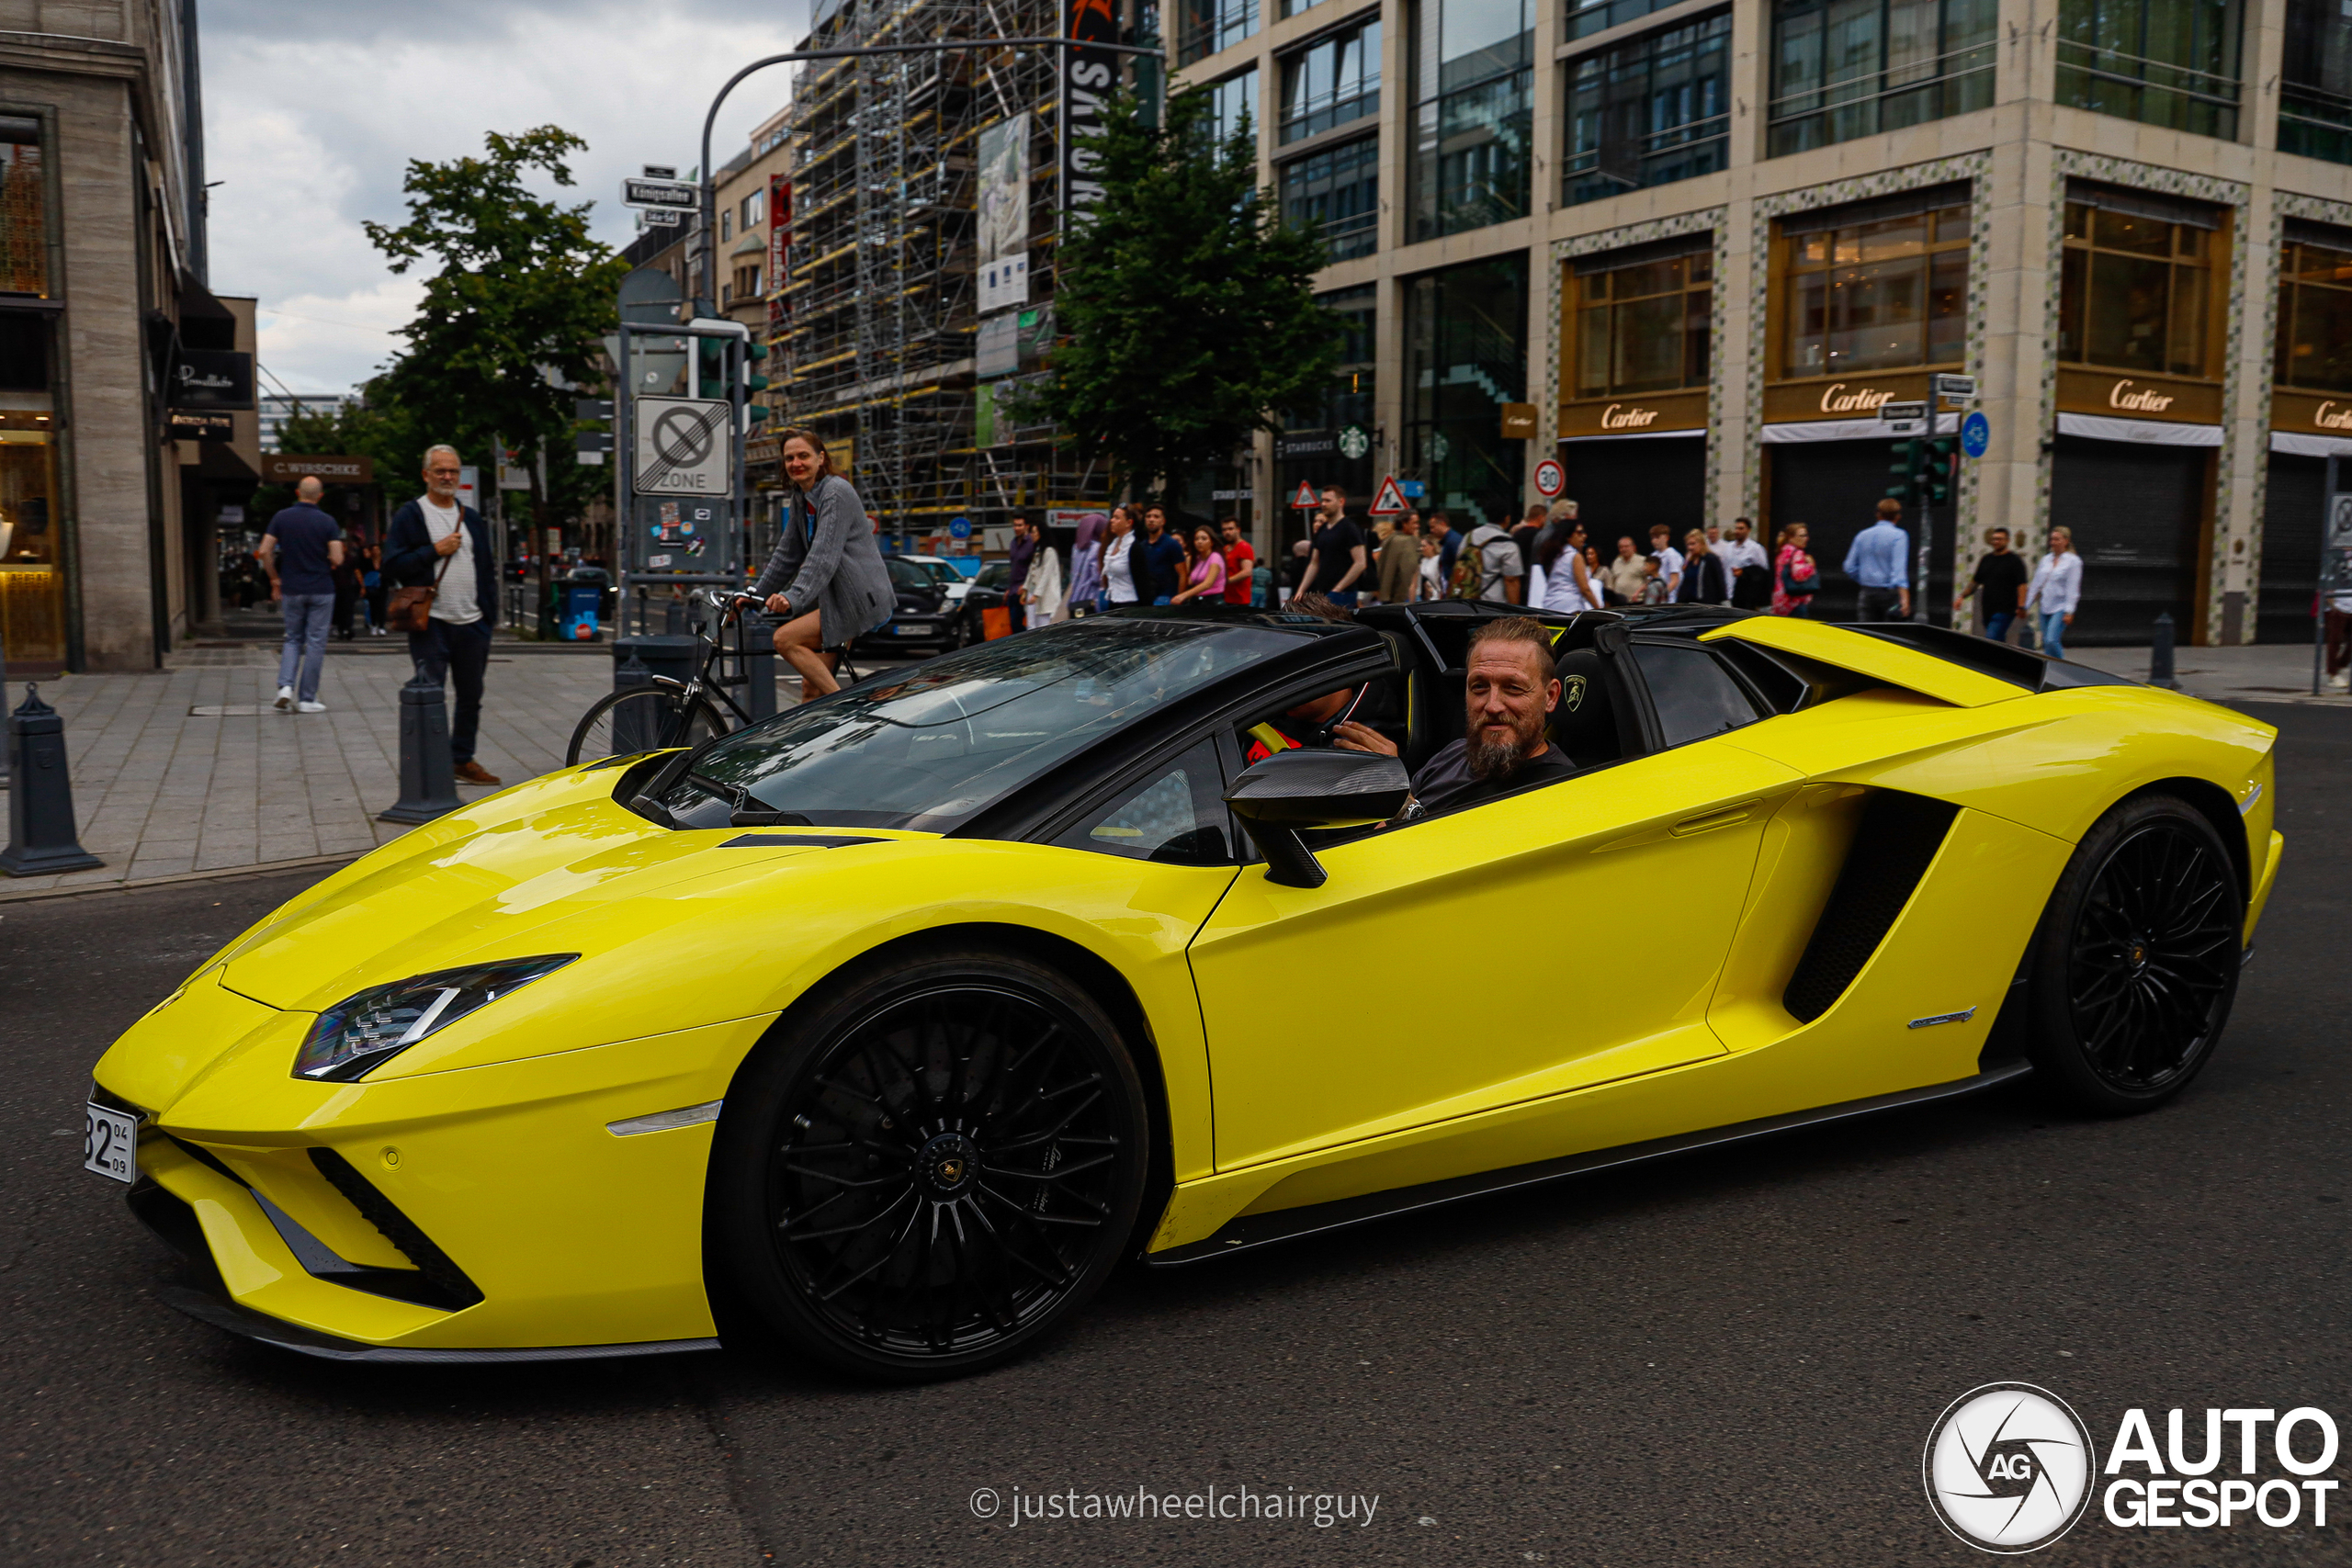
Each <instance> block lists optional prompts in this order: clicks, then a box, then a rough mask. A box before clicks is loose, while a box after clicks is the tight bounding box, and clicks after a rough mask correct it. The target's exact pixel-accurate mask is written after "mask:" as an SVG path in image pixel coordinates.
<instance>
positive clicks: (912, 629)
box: [890, 626, 931, 637]
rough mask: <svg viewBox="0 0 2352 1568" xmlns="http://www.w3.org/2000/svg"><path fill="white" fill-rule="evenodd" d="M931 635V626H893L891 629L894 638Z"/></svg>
mask: <svg viewBox="0 0 2352 1568" xmlns="http://www.w3.org/2000/svg"><path fill="white" fill-rule="evenodd" d="M930 633H931V628H930V627H929V626H892V627H891V628H890V635H891V636H892V637H927V636H929V635H930Z"/></svg>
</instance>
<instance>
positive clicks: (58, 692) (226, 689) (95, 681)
mask: <svg viewBox="0 0 2352 1568" xmlns="http://www.w3.org/2000/svg"><path fill="white" fill-rule="evenodd" d="M328 654H329V656H328V659H327V661H326V671H325V675H324V677H323V679H322V683H321V686H320V689H319V691H320V696H321V699H322V701H324V702H325V703H326V705H327V711H326V712H325V713H322V714H311V715H288V714H282V713H278V712H277V711H275V710H274V709H271V708H270V707H269V704H270V701H271V700H272V698H274V697H275V696H276V694H277V648H276V646H275V645H274V644H268V643H264V642H260V641H253V642H246V643H242V644H231V645H214V646H191V647H188V648H185V649H181V650H180V651H179V652H177V653H175V655H173V657H172V660H171V667H170V668H169V669H167V670H165V671H162V672H160V673H155V674H139V675H68V676H60V677H58V678H56V679H54V680H51V681H44V682H40V689H41V695H42V697H43V698H44V699H45V700H46V701H48V702H49V703H50V704H51V705H53V706H55V707H56V708H57V710H58V711H59V713H60V714H62V716H64V720H65V740H66V747H67V755H68V757H69V759H70V761H71V763H72V768H73V779H74V810H75V814H76V817H77V819H78V820H79V822H80V825H81V838H82V847H83V848H85V849H86V850H88V851H89V852H91V853H92V854H94V855H96V856H98V857H99V858H100V859H102V860H104V861H105V862H106V864H105V866H103V867H102V868H100V869H98V870H95V871H84V872H75V873H74V874H70V875H66V876H30V877H21V878H15V879H0V902H6V901H8V900H10V899H12V898H24V897H38V896H40V895H44V894H54V893H60V892H71V891H75V890H79V889H82V888H90V887H105V886H121V885H124V884H126V883H152V882H155V881H157V880H159V879H170V878H177V877H185V876H202V875H206V874H221V873H227V872H236V871H243V870H249V869H251V868H253V867H255V866H262V865H277V864H289V865H290V864H297V863H305V862H309V863H317V864H320V865H322V866H323V865H325V864H328V863H332V862H334V861H336V860H345V859H350V858H353V857H356V856H358V855H361V854H364V853H366V852H368V851H369V850H371V849H373V848H375V847H376V846H377V845H379V844H382V843H386V842H388V841H390V840H391V839H393V838H394V837H396V836H397V835H398V834H400V833H401V832H403V831H405V830H406V829H403V828H401V827H398V826H396V825H394V824H392V823H389V822H379V821H377V820H376V819H375V814H376V813H377V812H379V811H381V810H383V809H384V808H385V807H388V806H390V805H391V804H392V802H393V801H395V800H397V799H399V798H400V774H399V769H400V750H399V748H400V728H399V712H400V701H399V693H400V687H401V682H404V681H406V680H407V679H408V678H409V673H410V669H411V666H410V663H409V660H408V659H407V657H406V654H405V652H404V651H403V649H402V646H401V643H400V642H399V641H398V640H397V639H391V638H387V639H383V640H372V639H362V640H360V641H357V642H353V643H334V644H330V645H329V650H328ZM2075 657H2076V658H2077V659H2079V660H2081V661H2082V662H2084V663H2086V664H2090V665H2093V666H2095V667H2097V668H2099V669H2103V670H2110V671H2115V672H2117V673H2120V674H2128V675H2134V676H2141V677H2144V676H2145V675H2146V674H2147V672H2148V650H2147V649H2143V648H2137V649H2135V648H2098V649H2079V650H2076V653H2075ZM779 662H781V661H779ZM861 667H862V668H870V665H862V666H861ZM2177 671H2178V674H2179V678H2180V682H2181V683H2182V685H2183V686H2184V687H2185V688H2186V689H2188V690H2189V691H2191V692H2194V693H2196V694H2198V695H2199V696H2206V697H2211V698H2213V699H2215V700H2216V701H2221V702H2232V703H2236V702H2248V701H2252V702H2268V703H2276V702H2317V703H2320V704H2323V705H2344V706H2352V698H2347V697H2345V696H2342V695H2330V696H2324V697H2320V698H2312V696H2310V691H2311V650H2310V649H2307V648H2301V647H2290V646H2267V645H2266V646H2261V647H2253V648H2191V649H2181V650H2180V652H2179V654H2178V656H2177ZM611 683H612V665H611V653H610V649H609V645H605V644H598V645H596V646H595V647H594V649H554V648H549V647H547V646H545V645H537V644H528V643H518V642H512V641H507V640H503V639H502V640H501V641H500V642H498V643H497V644H495V645H494V646H493V649H492V654H491V664H490V673H489V679H488V681H487V682H486V684H485V690H484V695H483V699H482V722H481V755H480V761H481V763H482V765H483V766H484V767H486V768H488V769H489V770H490V771H491V772H492V773H496V774H498V775H499V776H500V777H501V778H502V779H503V780H505V781H506V782H507V783H510V784H514V783H519V782H521V781H522V780H524V779H526V778H530V777H532V776H533V775H535V774H537V773H545V772H547V771H548V769H550V768H554V767H558V766H560V765H561V763H562V761H563V749H564V746H565V744H566V743H567V742H568V741H569V740H570V739H571V728H572V726H573V724H574V723H575V722H577V720H578V718H579V716H580V715H581V714H582V712H584V711H585V710H586V708H587V706H588V705H589V704H590V703H592V702H594V701H595V700H596V698H597V697H598V696H600V695H602V694H604V693H605V692H607V691H609V690H611ZM797 694H798V687H797V683H796V682H792V681H791V680H789V679H788V678H787V679H786V680H785V681H783V682H780V690H779V693H778V696H779V700H780V701H783V702H787V703H788V702H791V701H793V700H794V699H795V698H796V697H797ZM23 697H24V682H10V684H9V688H8V699H7V705H8V706H10V707H13V706H15V705H17V703H19V702H21V701H22V700H23ZM224 707H225V708H232V709H233V708H238V707H243V708H249V709H254V710H257V711H254V712H246V713H236V712H232V713H229V714H225V715H217V716H216V715H212V714H199V713H198V712H196V711H195V710H197V709H199V708H224ZM460 793H461V794H462V795H465V796H467V797H468V798H472V797H476V796H479V795H482V794H484V793H487V792H486V791H485V790H482V789H477V788H474V787H471V786H461V790H460Z"/></svg>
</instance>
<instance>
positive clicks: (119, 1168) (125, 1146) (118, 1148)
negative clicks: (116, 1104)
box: [82, 1105, 139, 1181]
mask: <svg viewBox="0 0 2352 1568" xmlns="http://www.w3.org/2000/svg"><path fill="white" fill-rule="evenodd" d="M85 1110H86V1111H88V1112H89V1121H88V1122H87V1123H86V1124H85V1130H84V1132H83V1134H82V1168H83V1169H84V1170H95V1171H96V1172H97V1173H98V1174H99V1175H100V1176H111V1177H113V1178H114V1179H116V1180H117V1181H136V1180H138V1179H139V1120H138V1118H137V1117H134V1116H125V1115H124V1114H123V1113H122V1112H121V1111H109V1110H107V1108H106V1107H105V1106H103V1105H91V1106H86V1107H85Z"/></svg>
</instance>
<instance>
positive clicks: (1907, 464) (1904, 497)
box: [1886, 441, 1928, 504]
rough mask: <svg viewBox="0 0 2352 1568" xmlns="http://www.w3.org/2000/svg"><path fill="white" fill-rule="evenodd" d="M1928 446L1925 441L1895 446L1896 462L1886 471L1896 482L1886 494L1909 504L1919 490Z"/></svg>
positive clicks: (1908, 442) (1888, 487) (1889, 465)
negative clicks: (1922, 461) (1921, 470)
mask: <svg viewBox="0 0 2352 1568" xmlns="http://www.w3.org/2000/svg"><path fill="white" fill-rule="evenodd" d="M1927 446H1928V444H1927V443H1926V442H1924V441H1898V442H1896V443H1895V444H1894V462H1892V463H1890V464H1888V465H1887V468H1886V471H1887V472H1888V473H1890V474H1893V475H1894V477H1895V482H1894V483H1893V484H1891V485H1889V486H1887V487H1886V493H1887V494H1888V495H1890V496H1892V497H1894V499H1895V500H1896V501H1900V502H1905V503H1906V504H1908V503H1909V502H1911V500H1912V497H1913V494H1914V493H1915V492H1916V491H1917V490H1918V489H1919V486H1920V475H1919V469H1920V467H1921V460H1922V459H1923V458H1924V457H1926V455H1927Z"/></svg>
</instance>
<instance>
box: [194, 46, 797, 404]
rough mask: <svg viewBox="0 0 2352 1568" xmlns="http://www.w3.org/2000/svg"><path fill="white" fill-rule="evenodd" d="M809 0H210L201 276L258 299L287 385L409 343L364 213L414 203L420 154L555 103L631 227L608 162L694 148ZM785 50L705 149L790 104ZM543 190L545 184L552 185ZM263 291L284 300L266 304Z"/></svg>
mask: <svg viewBox="0 0 2352 1568" xmlns="http://www.w3.org/2000/svg"><path fill="white" fill-rule="evenodd" d="M807 16H808V10H807V4H806V0H787V3H786V5H784V6H772V5H759V4H753V3H751V0H682V3H672V4H667V5H664V6H660V7H659V8H656V9H648V8H644V7H638V6H622V5H620V4H617V3H616V0H584V3H582V4H573V5H561V6H555V5H548V4H526V3H522V0H469V3H467V4H458V3H457V0H396V3H395V4H391V5H379V6H355V5H334V6H321V5H318V4H316V3H315V0H305V3H302V4H295V3H292V0H212V3H210V4H208V5H207V6H205V9H204V20H203V28H204V31H203V37H202V44H201V47H202V54H203V61H204V107H205V149H206V151H205V157H206V164H207V176H208V177H209V178H210V179H212V180H216V181H220V182H221V183H220V186H218V188H216V189H215V190H214V191H213V192H212V206H211V230H210V232H211V243H212V287H213V288H214V290H215V291H216V292H219V293H224V294H251V295H255V296H257V297H258V298H259V299H260V300H261V307H262V310H263V312H264V313H263V317H262V327H261V360H262V364H263V367H265V368H266V370H267V371H268V372H270V374H271V375H272V376H273V377H275V378H276V379H277V381H279V382H282V383H284V384H285V385H286V386H288V387H289V388H291V389H294V390H296V391H334V390H340V389H343V388H345V387H348V386H350V385H352V384H354V383H356V382H358V381H361V380H364V379H365V378H367V377H368V375H370V374H371V373H373V371H374V370H375V368H376V367H378V366H379V365H380V364H382V363H383V361H384V360H385V359H386V358H387V357H388V356H389V355H390V354H391V353H392V352H393V351H394V350H395V349H396V348H397V347H398V346H399V340H398V339H396V338H394V337H393V336H392V335H391V333H392V332H393V331H394V330H395V329H397V328H398V327H399V326H401V324H403V323H404V322H405V321H407V320H408V318H409V314H410V311H411V310H412V309H413V303H414V300H415V298H416V293H417V288H416V284H415V282H414V281H413V277H395V276H392V274H391V273H390V270H389V269H388V268H387V267H386V266H385V265H384V262H383V258H382V257H381V256H380V255H379V254H377V252H376V250H375V248H374V247H373V246H371V245H370V244H369V243H368V237H367V234H366V233H365V232H364V231H362V229H361V228H360V225H361V223H362V222H363V221H365V220H369V219H373V220H378V221H379V222H398V221H400V220H402V219H403V218H404V217H405V216H406V208H405V205H404V203H403V202H402V200H401V179H402V177H403V176H404V175H405V173H406V171H407V167H408V164H409V163H410V161H411V160H424V161H426V162H438V161H440V160H443V159H447V158H452V157H458V156H462V155H466V154H469V153H477V152H481V146H482V137H483V134H484V133H485V132H487V131H491V130H505V131H518V130H526V129H528V128H530V127H532V126H536V125H544V124H555V125H560V126H561V127H563V128H564V129H565V130H570V131H571V132H573V133H574V134H576V135H578V136H581V137H582V138H583V139H585V140H586V141H587V142H588V151H587V152H585V153H583V154H582V155H581V157H580V159H579V160H578V162H577V163H576V164H574V165H573V168H572V175H573V178H574V179H575V181H576V182H577V183H576V184H575V185H574V186H572V187H571V190H570V191H569V192H563V193H560V194H562V195H564V196H565V197H566V198H567V199H569V200H571V201H584V200H590V199H594V202H595V204H596V206H595V214H594V231H595V233H596V236H597V237H598V238H599V239H602V240H604V241H605V242H606V243H609V244H612V245H615V246H618V245H622V244H626V243H628V241H629V240H630V239H631V238H632V237H634V234H635V225H634V222H633V220H632V219H631V216H630V214H629V212H628V209H626V208H623V207H622V206H621V205H620V204H619V192H620V181H621V179H622V177H623V176H624V175H631V174H635V173H636V172H637V168H638V165H639V164H646V163H659V164H676V165H678V167H679V169H680V170H681V171H684V169H685V168H686V167H687V166H688V165H690V164H695V163H696V162H697V161H698V160H699V158H700V152H699V148H698V142H699V141H700V137H701V130H702V117H703V114H704V112H705V110H706V109H707V107H708V105H709V102H710V96H711V94H713V93H715V92H717V91H718V88H719V87H720V85H723V84H724V83H725V82H726V80H727V78H728V77H729V75H732V74H733V73H735V71H737V70H738V69H740V68H741V66H742V65H744V64H746V63H748V62H751V61H752V60H754V59H757V58H758V57H759V56H761V55H763V54H774V53H777V52H779V51H784V50H788V49H790V48H792V47H793V46H794V45H795V44H797V42H798V41H799V40H800V39H802V38H803V37H804V36H806V33H807V30H808V28H807ZM789 80H790V68H789V67H786V66H776V67H773V68H771V70H770V71H768V72H767V73H763V74H762V75H758V76H754V77H752V78H751V79H750V80H749V81H747V82H745V83H744V84H743V85H741V86H739V87H738V88H736V89H735V92H734V95H733V96H731V97H730V98H729V101H728V106H727V107H726V108H725V109H724V110H723V111H722V112H721V113H720V116H719V119H718V126H717V128H716V130H714V133H713V137H712V142H711V146H712V155H713V158H714V159H715V160H716V161H718V162H721V163H723V162H725V161H726V160H727V159H728V158H729V157H731V156H733V155H734V154H735V153H736V152H740V151H741V149H742V145H743V141H744V138H745V137H746V136H748V135H749V134H750V132H751V130H752V127H753V126H754V125H756V124H758V123H759V122H760V121H762V120H763V119H765V118H767V117H768V116H769V115H771V114H773V113H775V110H776V109H777V108H779V107H782V106H783V104H784V102H785V100H786V89H787V85H788V83H789ZM550 189H552V187H550ZM273 312H275V313H273Z"/></svg>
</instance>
